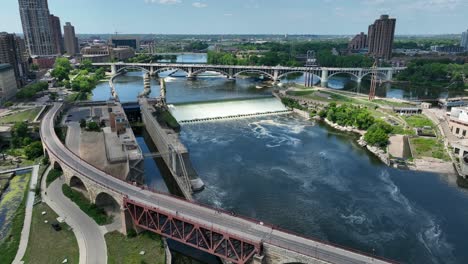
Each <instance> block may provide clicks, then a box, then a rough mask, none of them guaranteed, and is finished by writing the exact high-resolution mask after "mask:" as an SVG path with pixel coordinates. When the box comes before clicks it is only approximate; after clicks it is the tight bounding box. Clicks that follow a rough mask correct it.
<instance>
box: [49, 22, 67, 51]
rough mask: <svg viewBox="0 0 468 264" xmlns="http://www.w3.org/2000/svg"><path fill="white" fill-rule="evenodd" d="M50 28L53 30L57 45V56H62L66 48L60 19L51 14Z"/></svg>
mask: <svg viewBox="0 0 468 264" xmlns="http://www.w3.org/2000/svg"><path fill="white" fill-rule="evenodd" d="M50 27H51V28H52V36H53V41H54V44H55V49H56V50H57V54H62V53H63V52H64V48H63V37H62V26H61V25H60V18H59V17H57V16H54V15H52V14H51V15H50Z"/></svg>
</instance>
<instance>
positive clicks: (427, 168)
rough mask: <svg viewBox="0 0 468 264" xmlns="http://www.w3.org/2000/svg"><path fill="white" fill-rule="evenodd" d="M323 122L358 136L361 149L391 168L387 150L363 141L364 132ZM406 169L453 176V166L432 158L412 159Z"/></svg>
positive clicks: (390, 158)
mask: <svg viewBox="0 0 468 264" xmlns="http://www.w3.org/2000/svg"><path fill="white" fill-rule="evenodd" d="M323 121H324V122H325V123H326V124H327V125H328V126H330V127H332V128H334V129H337V130H340V131H343V132H352V133H355V134H358V135H360V138H359V139H358V140H357V143H358V144H359V145H360V146H361V147H363V148H366V149H367V150H368V151H370V152H371V153H372V154H373V155H375V156H376V157H377V158H379V159H380V160H381V161H382V162H383V163H384V164H385V165H387V166H392V165H393V163H392V157H391V156H390V154H389V153H388V148H387V150H383V149H381V148H378V147H375V146H371V145H369V144H367V142H366V141H365V140H364V134H365V132H366V131H363V130H359V129H356V128H354V127H344V126H340V125H337V124H335V123H332V122H331V121H329V120H328V119H326V118H325V119H323ZM406 165H407V166H406V168H408V169H409V170H412V171H422V172H433V173H438V174H443V175H455V173H456V172H455V169H454V167H453V164H452V163H451V162H448V161H444V160H441V159H437V158H432V157H420V158H416V159H413V160H412V161H411V162H407V164H406Z"/></svg>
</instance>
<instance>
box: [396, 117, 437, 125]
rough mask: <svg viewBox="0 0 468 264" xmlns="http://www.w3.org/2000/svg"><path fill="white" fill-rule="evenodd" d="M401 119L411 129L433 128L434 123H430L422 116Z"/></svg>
mask: <svg viewBox="0 0 468 264" xmlns="http://www.w3.org/2000/svg"><path fill="white" fill-rule="evenodd" d="M403 118H404V119H405V121H406V123H408V125H409V126H412V127H424V126H429V127H434V123H432V121H431V120H430V119H429V118H427V117H425V116H424V115H412V116H404V117H403Z"/></svg>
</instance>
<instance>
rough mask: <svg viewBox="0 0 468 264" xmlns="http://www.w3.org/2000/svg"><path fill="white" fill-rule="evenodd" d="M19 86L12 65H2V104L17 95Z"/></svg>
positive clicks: (0, 97)
mask: <svg viewBox="0 0 468 264" xmlns="http://www.w3.org/2000/svg"><path fill="white" fill-rule="evenodd" d="M17 91H18V86H17V84H16V79H15V71H14V69H13V67H12V66H11V65H10V64H0V103H2V104H3V103H5V102H6V101H8V100H10V99H11V98H12V97H13V96H15V95H16V92H17Z"/></svg>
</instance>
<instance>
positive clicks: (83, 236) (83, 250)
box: [41, 166, 107, 264]
mask: <svg viewBox="0 0 468 264" xmlns="http://www.w3.org/2000/svg"><path fill="white" fill-rule="evenodd" d="M50 168H51V166H49V168H48V169H47V171H46V172H45V173H44V175H47V174H48V172H49V171H50ZM46 178H47V177H44V179H43V181H42V188H41V189H42V197H43V201H44V202H46V203H47V205H49V206H50V207H51V208H52V209H53V210H54V211H55V212H56V213H57V214H58V215H59V216H60V217H62V218H63V219H65V222H67V224H68V225H69V226H70V227H71V228H73V233H74V234H75V236H76V240H77V241H78V247H79V250H80V264H102V263H107V246H106V240H105V239H104V234H103V233H102V232H101V229H100V227H99V226H98V225H97V224H96V222H95V221H94V220H93V219H91V218H90V217H89V216H88V215H87V214H85V213H84V212H83V211H81V209H80V208H79V207H78V206H77V205H76V204H75V203H73V202H72V201H71V200H70V199H68V198H67V197H66V196H65V195H64V194H63V192H62V185H63V184H64V183H65V182H64V181H63V180H62V179H57V180H55V181H54V182H52V183H51V184H50V185H49V187H47V188H46ZM45 190H47V191H45ZM46 193H47V194H46Z"/></svg>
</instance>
